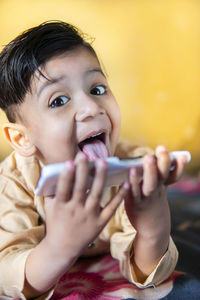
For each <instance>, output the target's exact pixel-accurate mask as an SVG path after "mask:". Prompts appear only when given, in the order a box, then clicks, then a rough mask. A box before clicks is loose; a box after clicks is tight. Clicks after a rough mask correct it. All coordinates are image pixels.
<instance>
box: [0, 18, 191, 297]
mask: <svg viewBox="0 0 200 300" xmlns="http://www.w3.org/2000/svg"><path fill="white" fill-rule="evenodd" d="M0 107H1V108H2V109H3V110H4V111H5V113H6V115H7V118H8V120H9V122H8V123H6V124H4V132H5V135H6V137H7V139H8V141H9V143H10V144H11V145H12V147H13V148H14V152H13V153H11V154H10V155H9V156H8V157H7V158H6V159H5V160H4V161H3V162H2V163H1V165H0V198H1V199H0V224H1V227H0V270H1V272H0V294H2V295H6V296H11V297H18V298H22V299H23V298H24V297H25V298H34V297H40V296H41V297H42V298H43V299H45V298H48V297H50V295H51V294H52V291H53V289H54V287H55V285H56V283H57V281H58V280H59V278H60V277H61V276H62V275H63V274H64V273H65V272H67V271H69V269H70V268H71V267H72V266H73V265H74V264H75V262H76V260H77V259H78V258H79V257H80V256H81V255H97V254H102V253H106V252H108V251H110V252H111V254H112V256H113V257H114V258H116V259H118V260H119V262H120V268H121V272H122V273H123V275H124V276H125V277H126V278H127V279H128V280H129V281H130V282H132V283H134V284H136V285H137V286H138V287H141V288H142V287H147V286H152V285H156V284H159V283H160V282H162V281H163V280H165V279H166V278H167V277H168V276H169V275H170V274H171V273H172V271H173V270H174V268H175V265H176V261H177V251H176V248H175V246H174V244H173V242H172V240H171V238H170V214H169V208H168V203H167V192H166V190H167V185H168V184H169V183H172V182H174V181H176V180H177V179H178V178H179V177H180V175H181V174H182V172H183V169H184V165H185V162H186V158H185V157H184V156H183V157H181V158H179V159H177V161H176V168H175V170H174V171H173V172H170V160H169V154H168V152H167V150H166V149H165V148H164V147H163V146H159V147H158V148H157V150H156V159H155V157H154V156H153V155H152V154H147V155H145V157H144V164H143V179H142V181H141V179H140V176H139V174H138V172H137V170H136V169H134V168H133V169H132V170H131V171H130V178H129V181H128V182H125V183H124V184H123V185H122V186H121V187H120V188H119V189H118V190H115V191H114V189H112V190H108V191H106V193H105V191H104V182H105V175H106V163H105V158H106V157H107V156H110V155H117V156H121V157H122V156H123V157H124V156H126V157H127V156H137V155H138V154H140V155H144V154H145V151H144V150H145V149H143V148H138V147H134V146H130V145H129V144H126V143H123V142H119V132H120V113H119V108H118V105H117V103H116V100H115V98H114V96H113V94H112V92H111V90H110V88H109V85H108V82H107V80H106V77H105V74H104V73H103V71H102V69H101V66H100V63H99V61H98V58H97V56H96V54H95V51H94V50H93V48H92V46H91V45H90V44H89V43H87V42H86V41H85V40H84V39H83V37H82V35H81V33H80V32H79V31H78V30H77V29H76V28H75V27H73V26H72V25H69V24H67V23H64V22H46V23H43V24H41V25H39V26H37V27H34V28H31V29H29V30H27V31H26V32H24V33H22V34H21V35H20V36H18V37H17V38H16V39H14V40H13V41H12V42H11V43H10V44H8V45H7V46H6V47H5V48H4V49H3V51H2V53H1V55H0ZM89 160H95V162H96V167H95V176H94V180H93V183H92V186H91V188H90V190H89V191H88V189H87V185H88V178H89V175H88V173H89V170H88V169H89V167H88V162H89ZM62 161H66V162H65V168H64V170H63V172H62V174H61V175H60V178H59V182H58V186H57V190H56V195H55V196H52V197H45V198H43V197H39V196H35V195H34V188H35V186H36V183H37V180H38V178H39V175H40V171H41V167H42V166H43V165H45V164H49V163H56V162H62ZM123 200H124V201H123ZM91 243H92V245H93V246H92V247H88V245H91ZM41 270H42V272H41ZM40 299H41V298H40Z"/></svg>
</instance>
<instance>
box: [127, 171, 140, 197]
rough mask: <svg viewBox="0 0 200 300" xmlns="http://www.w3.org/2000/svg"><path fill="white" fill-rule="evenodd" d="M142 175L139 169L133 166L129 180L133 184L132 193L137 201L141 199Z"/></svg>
mask: <svg viewBox="0 0 200 300" xmlns="http://www.w3.org/2000/svg"><path fill="white" fill-rule="evenodd" d="M140 179H141V178H140V176H139V173H138V170H137V169H136V168H132V169H131V170H130V174H129V181H130V184H131V194H132V197H133V198H134V202H135V203H139V202H140V199H141V191H140V181H141V180H140Z"/></svg>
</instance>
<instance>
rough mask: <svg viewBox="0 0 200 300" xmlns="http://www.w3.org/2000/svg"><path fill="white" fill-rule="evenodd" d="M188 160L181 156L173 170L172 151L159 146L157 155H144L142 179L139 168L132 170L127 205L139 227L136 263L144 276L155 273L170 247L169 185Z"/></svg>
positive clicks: (136, 242)
mask: <svg viewBox="0 0 200 300" xmlns="http://www.w3.org/2000/svg"><path fill="white" fill-rule="evenodd" d="M185 164H186V157H185V156H183V157H180V158H178V159H177V161H176V165H175V169H174V170H173V171H170V158H169V153H168V152H167V150H166V149H165V148H164V147H163V146H159V147H157V149H156V159H155V157H154V156H152V155H146V156H145V157H144V162H143V178H142V180H141V176H139V174H138V172H137V170H136V169H134V168H133V169H131V171H130V183H131V189H130V190H129V193H128V195H127V196H126V200H125V208H126V212H127V215H128V217H129V220H130V222H131V223H132V225H133V226H134V228H135V229H136V231H137V235H136V239H135V241H134V260H135V262H134V263H135V265H136V268H138V274H139V275H138V277H141V279H144V278H145V276H147V275H148V274H150V273H151V271H152V270H153V268H154V267H155V265H156V264H157V262H158V261H159V259H160V258H161V257H162V256H163V255H164V253H165V252H166V250H167V247H168V243H169V235H170V212H169V207H168V201H167V185H168V184H169V183H173V182H175V181H176V180H178V179H179V178H180V176H181V175H182V173H183V170H184V167H185Z"/></svg>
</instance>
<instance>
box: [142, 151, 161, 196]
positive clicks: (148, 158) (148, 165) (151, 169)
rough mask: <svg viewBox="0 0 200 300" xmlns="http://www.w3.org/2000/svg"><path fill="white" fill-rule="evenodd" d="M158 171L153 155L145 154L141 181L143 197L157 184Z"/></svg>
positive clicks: (149, 193) (148, 194) (151, 191)
mask: <svg viewBox="0 0 200 300" xmlns="http://www.w3.org/2000/svg"><path fill="white" fill-rule="evenodd" d="M157 182H158V172H157V165H156V159H155V157H154V156H153V155H145V157H144V162H143V182H142V193H143V196H144V197H149V196H150V195H151V194H152V193H153V191H154V189H155V188H156V186H157Z"/></svg>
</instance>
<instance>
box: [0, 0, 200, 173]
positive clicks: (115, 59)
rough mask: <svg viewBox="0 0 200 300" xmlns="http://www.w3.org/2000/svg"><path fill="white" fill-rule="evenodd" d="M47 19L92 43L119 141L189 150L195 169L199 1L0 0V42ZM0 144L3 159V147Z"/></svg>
mask: <svg viewBox="0 0 200 300" xmlns="http://www.w3.org/2000/svg"><path fill="white" fill-rule="evenodd" d="M49 19H61V20H64V21H68V22H71V23H73V24H75V25H77V26H78V27H80V28H81V29H82V30H83V31H84V32H87V33H89V34H90V35H91V36H93V37H95V38H96V41H95V42H94V47H95V49H96V50H97V53H98V54H99V55H100V58H101V60H102V61H103V63H104V65H105V66H106V70H107V73H108V75H109V81H110V84H111V87H112V89H113V91H114V94H115V95H116V97H117V99H118V102H119V105H120V107H121V111H122V131H121V135H122V137H124V138H128V139H129V140H131V141H133V142H135V143H142V144H145V145H150V146H153V147H155V146H156V145H157V144H159V143H163V144H165V145H167V147H169V149H170V150H174V149H183V148H184V149H189V150H190V151H191V152H192V154H193V165H196V166H197V167H199V166H200V142H199V140H200V139H199V136H198V133H199V131H200V99H199V98H200V97H199V96H200V1H199V0H101V1H98V0H52V1H51V0H0V45H4V44H6V43H8V42H9V41H10V40H11V39H12V38H14V37H15V36H16V35H17V34H18V33H19V32H21V31H23V30H24V29H26V28H28V27H31V26H35V25H37V24H38V23H40V22H43V21H45V20H49ZM3 121H4V119H3V115H2V114H0V123H2V122H3ZM0 139H1V150H0V153H1V157H4V156H5V155H6V154H7V153H8V151H10V148H9V147H6V143H5V142H4V140H3V137H2V135H1V136H0ZM198 161H199V162H198Z"/></svg>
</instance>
